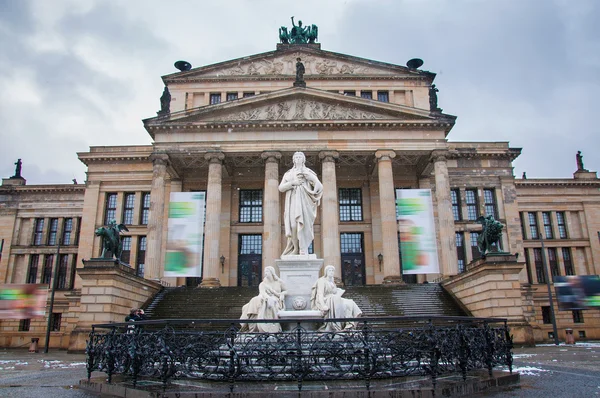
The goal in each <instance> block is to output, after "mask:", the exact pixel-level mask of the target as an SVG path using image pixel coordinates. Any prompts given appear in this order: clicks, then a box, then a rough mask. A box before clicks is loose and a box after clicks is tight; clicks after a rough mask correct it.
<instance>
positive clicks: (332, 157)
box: [319, 151, 340, 162]
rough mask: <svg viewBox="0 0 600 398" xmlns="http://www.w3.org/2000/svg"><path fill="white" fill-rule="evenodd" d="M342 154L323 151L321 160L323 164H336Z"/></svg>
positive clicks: (320, 155)
mask: <svg viewBox="0 0 600 398" xmlns="http://www.w3.org/2000/svg"><path fill="white" fill-rule="evenodd" d="M339 157H340V153H339V152H338V151H321V152H319V159H321V160H322V161H323V162H335V161H336V160H337V159H339Z"/></svg>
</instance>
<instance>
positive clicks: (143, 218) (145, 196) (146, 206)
mask: <svg viewBox="0 0 600 398" xmlns="http://www.w3.org/2000/svg"><path fill="white" fill-rule="evenodd" d="M141 211H142V214H140V224H142V225H148V218H149V217H150V192H144V193H142V210H141Z"/></svg>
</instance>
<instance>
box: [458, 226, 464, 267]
mask: <svg viewBox="0 0 600 398" xmlns="http://www.w3.org/2000/svg"><path fill="white" fill-rule="evenodd" d="M456 257H457V258H458V272H459V273H462V272H465V235H464V233H463V232H456Z"/></svg>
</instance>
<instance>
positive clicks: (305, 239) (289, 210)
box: [279, 152, 323, 257]
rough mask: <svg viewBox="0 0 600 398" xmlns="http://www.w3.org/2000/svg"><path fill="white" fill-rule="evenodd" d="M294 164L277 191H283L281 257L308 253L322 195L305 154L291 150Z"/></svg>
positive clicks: (320, 186)
mask: <svg viewBox="0 0 600 398" xmlns="http://www.w3.org/2000/svg"><path fill="white" fill-rule="evenodd" d="M293 160H294V167H292V168H291V169H290V170H288V171H287V172H286V173H285V174H284V176H283V179H282V180H281V184H279V191H280V192H285V211H284V214H283V217H284V221H285V236H286V237H287V246H286V247H285V250H284V251H283V253H282V255H281V256H282V257H283V256H286V255H289V254H300V255H306V254H308V247H309V246H310V244H311V243H312V241H313V239H314V237H315V234H314V229H313V226H314V223H315V218H316V217H317V206H318V205H319V203H320V201H321V196H322V195H323V185H322V184H321V181H319V179H318V178H317V175H316V174H315V172H314V171H312V170H311V169H309V168H307V167H306V166H305V165H304V162H305V161H306V157H305V156H304V153H302V152H296V153H294V157H293Z"/></svg>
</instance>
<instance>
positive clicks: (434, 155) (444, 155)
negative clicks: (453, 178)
mask: <svg viewBox="0 0 600 398" xmlns="http://www.w3.org/2000/svg"><path fill="white" fill-rule="evenodd" d="M429 159H430V160H432V161H434V162H445V161H446V160H447V159H448V151H446V150H443V149H436V150H435V151H432V152H431V157H430V158H429Z"/></svg>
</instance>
